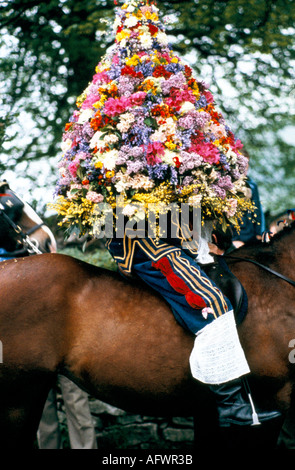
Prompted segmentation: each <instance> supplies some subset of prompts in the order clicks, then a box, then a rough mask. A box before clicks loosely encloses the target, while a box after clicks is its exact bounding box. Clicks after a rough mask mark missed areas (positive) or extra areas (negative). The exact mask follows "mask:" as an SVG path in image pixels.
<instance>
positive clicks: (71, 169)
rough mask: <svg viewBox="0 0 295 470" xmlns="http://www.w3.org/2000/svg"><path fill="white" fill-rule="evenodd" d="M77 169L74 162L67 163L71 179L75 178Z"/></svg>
mask: <svg viewBox="0 0 295 470" xmlns="http://www.w3.org/2000/svg"><path fill="white" fill-rule="evenodd" d="M77 169H78V165H77V163H76V162H75V161H73V162H70V163H69V166H68V170H69V172H70V173H71V175H72V177H73V178H76V176H77Z"/></svg>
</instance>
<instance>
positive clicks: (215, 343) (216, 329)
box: [190, 310, 250, 385]
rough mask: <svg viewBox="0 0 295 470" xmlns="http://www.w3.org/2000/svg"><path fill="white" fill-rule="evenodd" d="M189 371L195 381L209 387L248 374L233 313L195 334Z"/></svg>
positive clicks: (226, 314) (224, 315)
mask: <svg viewBox="0 0 295 470" xmlns="http://www.w3.org/2000/svg"><path fill="white" fill-rule="evenodd" d="M190 368H191V372H192V375H193V377H194V378H195V379H197V380H199V381H201V382H203V383H206V384H212V385H213V384H221V383H225V382H228V381H230V380H234V379H237V378H238V377H241V376H242V375H245V374H247V373H249V372H250V369H249V366H248V363H247V360H246V357H245V354H244V351H243V349H242V346H241V343H240V339H239V336H238V332H237V327H236V322H235V318H234V312H233V310H231V311H229V312H226V313H225V314H223V315H221V316H220V317H218V318H217V319H216V320H213V321H212V322H211V323H210V324H209V325H207V326H205V327H204V328H202V329H201V330H200V331H199V332H198V333H197V335H196V338H195V342H194V347H193V350H192V352H191V355H190Z"/></svg>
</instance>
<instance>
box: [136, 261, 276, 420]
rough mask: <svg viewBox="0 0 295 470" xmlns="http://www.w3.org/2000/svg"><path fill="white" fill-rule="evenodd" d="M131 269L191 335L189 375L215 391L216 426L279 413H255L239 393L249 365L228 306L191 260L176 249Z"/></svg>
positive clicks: (263, 417)
mask: <svg viewBox="0 0 295 470" xmlns="http://www.w3.org/2000/svg"><path fill="white" fill-rule="evenodd" d="M133 272H134V273H136V274H137V275H138V276H139V277H140V278H141V279H143V280H144V281H145V282H146V283H147V284H149V285H150V286H151V287H152V288H154V289H155V290H157V291H158V292H159V293H160V294H161V295H162V296H163V297H164V298H165V299H166V301H167V302H168V303H169V304H170V306H171V307H172V311H173V313H174V315H175V317H176V319H177V320H178V321H179V323H180V324H181V325H182V326H184V327H185V328H187V329H188V330H189V331H191V332H192V333H194V334H196V339H195V343H194V348H193V351H192V353H191V357H190V366H191V371H192V375H193V376H194V377H195V378H196V379H197V380H200V381H202V382H203V383H207V384H208V385H209V386H210V389H211V390H212V391H213V392H214V393H215V395H216V402H217V407H218V413H219V419H220V425H221V426H229V425H230V424H232V423H236V424H244V425H249V424H259V422H260V421H265V420H270V419H273V418H276V417H277V416H279V413H277V412H261V413H260V412H259V411H258V413H257V412H256V411H255V409H254V405H253V401H252V398H251V395H250V394H249V393H248V391H247V393H245V388H244V386H243V385H244V384H243V381H244V379H241V377H243V376H245V374H247V373H249V372H250V369H249V366H248V363H247V360H246V358H245V354H244V351H243V349H242V346H241V344H240V341H239V337H238V333H237V328H236V323H235V319H234V315H233V311H232V308H231V304H230V302H229V301H228V299H226V298H224V296H223V295H222V293H221V292H220V290H219V289H218V288H217V287H216V286H215V284H214V283H212V281H210V279H209V278H208V277H207V276H206V274H205V273H204V272H203V271H202V270H201V269H200V267H199V266H198V264H197V263H196V262H195V261H194V260H193V259H191V258H190V257H188V256H186V255H185V254H183V253H181V252H179V253H177V254H176V253H173V254H171V255H167V256H165V257H163V258H161V259H160V260H158V261H157V262H152V261H150V260H146V261H143V260H142V258H141V259H140V261H138V262H137V260H136V259H135V260H134V264H133ZM257 414H258V418H257Z"/></svg>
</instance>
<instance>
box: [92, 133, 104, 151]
mask: <svg viewBox="0 0 295 470" xmlns="http://www.w3.org/2000/svg"><path fill="white" fill-rule="evenodd" d="M102 135H103V134H102V132H100V131H97V132H95V134H94V135H93V137H92V139H91V140H90V142H89V147H90V148H91V149H94V147H97V148H98V149H100V148H103V147H104V146H105V144H104V142H103V141H102V140H101V139H100V137H101V136H102Z"/></svg>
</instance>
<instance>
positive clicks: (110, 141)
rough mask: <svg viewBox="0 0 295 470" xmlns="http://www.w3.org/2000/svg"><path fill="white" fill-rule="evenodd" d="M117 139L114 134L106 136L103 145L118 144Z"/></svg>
mask: <svg viewBox="0 0 295 470" xmlns="http://www.w3.org/2000/svg"><path fill="white" fill-rule="evenodd" d="M118 140H119V137H118V136H117V135H116V134H107V135H106V136H105V138H104V139H103V141H104V143H105V144H106V145H112V144H115V143H116V142H118Z"/></svg>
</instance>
